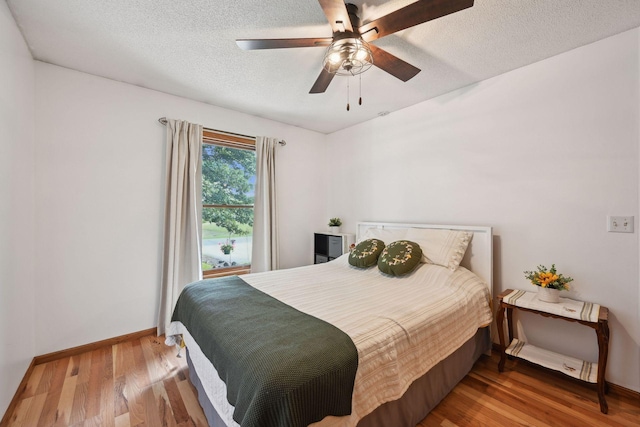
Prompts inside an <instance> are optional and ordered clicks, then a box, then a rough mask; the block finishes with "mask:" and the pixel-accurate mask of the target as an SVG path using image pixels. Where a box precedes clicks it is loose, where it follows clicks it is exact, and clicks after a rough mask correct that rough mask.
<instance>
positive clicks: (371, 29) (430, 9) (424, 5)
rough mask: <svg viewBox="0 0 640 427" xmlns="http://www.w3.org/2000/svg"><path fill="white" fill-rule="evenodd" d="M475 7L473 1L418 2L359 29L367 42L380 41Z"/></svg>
mask: <svg viewBox="0 0 640 427" xmlns="http://www.w3.org/2000/svg"><path fill="white" fill-rule="evenodd" d="M471 6H473V0H418V1H417V2H415V3H411V4H409V5H407V6H405V7H403V8H400V9H398V10H396V11H395V12H391V13H390V14H388V15H385V16H383V17H381V18H378V19H376V20H375V21H371V22H369V23H368V24H364V25H363V26H361V27H360V28H359V31H360V34H361V35H362V38H363V39H364V40H365V41H371V40H375V39H379V38H381V37H384V36H388V35H389V34H393V33H395V32H397V31H401V30H404V29H406V28H409V27H413V26H414V25H418V24H422V23H423V22H427V21H431V20H432V19H436V18H440V17H442V16H445V15H449V14H451V13H455V12H459V11H461V10H463V9H467V8H469V7H471Z"/></svg>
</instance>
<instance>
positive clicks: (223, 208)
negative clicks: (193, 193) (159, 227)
mask: <svg viewBox="0 0 640 427" xmlns="http://www.w3.org/2000/svg"><path fill="white" fill-rule="evenodd" d="M255 180H256V153H255V151H253V150H250V149H240V148H230V147H224V146H219V145H214V144H204V145H203V148H202V206H203V209H202V270H203V271H205V272H206V271H209V270H217V269H223V268H235V267H243V266H244V267H247V266H250V265H251V243H252V232H253V201H254V187H255Z"/></svg>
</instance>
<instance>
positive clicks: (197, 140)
mask: <svg viewBox="0 0 640 427" xmlns="http://www.w3.org/2000/svg"><path fill="white" fill-rule="evenodd" d="M166 175H167V178H166V193H165V194H166V196H165V197H166V200H165V211H164V252H163V256H162V277H161V286H162V288H161V296H160V310H159V313H158V335H162V334H164V333H165V330H166V329H167V327H168V326H169V324H170V323H171V315H172V314H173V309H174V307H175V304H176V301H177V300H178V296H179V295H180V292H182V289H183V288H184V286H185V285H187V284H189V283H191V282H194V281H196V280H200V279H202V266H201V258H202V257H201V243H200V242H201V238H200V236H201V230H202V220H201V218H202V200H201V198H202V196H201V195H202V126H201V125H197V124H193V123H189V122H185V121H181V120H167V164H166Z"/></svg>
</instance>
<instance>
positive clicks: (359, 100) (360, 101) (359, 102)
mask: <svg viewBox="0 0 640 427" xmlns="http://www.w3.org/2000/svg"><path fill="white" fill-rule="evenodd" d="M358 105H362V74H360V99H358Z"/></svg>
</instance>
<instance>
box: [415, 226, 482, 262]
mask: <svg viewBox="0 0 640 427" xmlns="http://www.w3.org/2000/svg"><path fill="white" fill-rule="evenodd" d="M472 237H473V234H472V233H468V232H466V231H459V230H438V229H430V228H410V229H408V230H407V233H406V235H405V237H404V238H405V239H406V240H410V241H412V242H416V243H417V244H418V245H420V248H421V249H422V262H426V263H429V264H438V265H442V266H443V267H447V268H448V269H450V270H455V269H456V268H458V266H459V265H460V262H461V261H462V258H464V253H465V252H466V251H467V246H469V242H470V241H471V238H472Z"/></svg>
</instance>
